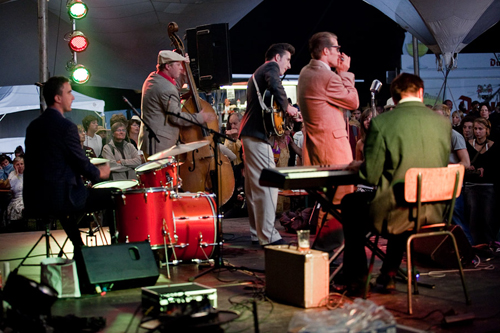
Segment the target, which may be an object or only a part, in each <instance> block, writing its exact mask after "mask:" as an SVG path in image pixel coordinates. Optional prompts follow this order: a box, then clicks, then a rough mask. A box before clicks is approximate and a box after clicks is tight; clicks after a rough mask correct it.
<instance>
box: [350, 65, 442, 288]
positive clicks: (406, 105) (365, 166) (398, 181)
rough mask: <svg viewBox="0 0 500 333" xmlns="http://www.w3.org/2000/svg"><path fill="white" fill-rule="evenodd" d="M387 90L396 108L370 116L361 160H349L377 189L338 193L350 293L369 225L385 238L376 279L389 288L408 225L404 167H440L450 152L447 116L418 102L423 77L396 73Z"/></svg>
mask: <svg viewBox="0 0 500 333" xmlns="http://www.w3.org/2000/svg"><path fill="white" fill-rule="evenodd" d="M390 90H391V95H392V98H393V100H394V102H395V103H396V108H395V109H394V110H392V111H390V112H386V113H383V114H381V115H379V116H377V117H375V118H373V119H372V121H371V124H370V129H369V130H368V134H367V137H366V141H365V161H364V162H363V163H362V164H361V162H353V163H352V165H351V168H352V169H354V170H358V169H359V175H360V177H361V178H362V179H363V180H365V181H366V182H367V183H369V184H373V185H377V190H376V192H357V193H352V194H349V195H346V196H345V197H344V198H343V199H342V205H341V209H342V224H343V228H344V237H345V249H344V266H343V268H344V276H345V278H346V281H347V291H348V293H349V294H350V295H351V296H357V295H358V296H359V295H362V293H363V289H364V286H365V280H366V275H367V272H368V269H367V263H366V253H365V249H364V244H365V235H366V234H367V232H368V231H369V230H373V229H375V230H377V231H378V232H379V233H382V235H384V237H385V236H386V237H387V239H388V243H387V252H386V257H385V260H384V263H383V265H382V269H381V274H380V275H379V277H378V278H377V284H380V285H382V287H383V288H384V289H386V290H390V289H394V288H395V280H394V277H395V275H396V272H397V269H398V268H399V266H400V264H401V260H402V257H403V253H404V250H405V246H406V239H407V237H408V234H407V230H408V229H409V228H411V227H412V224H410V222H409V221H408V214H409V212H408V209H407V208H405V207H404V205H401V204H400V203H401V202H403V188H404V177H405V173H406V171H407V170H408V169H409V168H414V167H417V168H418V167H422V168H429V167H445V166H446V165H447V164H448V158H449V154H450V135H451V125H450V122H449V121H446V119H444V120H445V121H442V120H443V119H441V118H440V117H439V115H437V114H435V113H433V112H432V110H430V109H427V108H426V107H425V105H424V104H423V94H424V84H423V81H422V80H421V79H420V78H419V77H418V76H416V75H412V74H407V73H402V74H400V75H399V76H397V77H396V78H395V79H394V81H393V82H392V84H391V87H390ZM436 116H437V117H436ZM400 199H401V200H400ZM434 208H435V206H432V209H430V207H427V209H426V215H427V216H435V214H439V213H440V212H439V209H434Z"/></svg>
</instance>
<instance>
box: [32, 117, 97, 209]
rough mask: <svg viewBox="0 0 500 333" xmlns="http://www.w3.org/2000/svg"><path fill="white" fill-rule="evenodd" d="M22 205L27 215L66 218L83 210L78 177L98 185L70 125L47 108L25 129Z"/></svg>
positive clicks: (84, 196)
mask: <svg viewBox="0 0 500 333" xmlns="http://www.w3.org/2000/svg"><path fill="white" fill-rule="evenodd" d="M25 147H26V154H25V157H24V162H25V171H24V190H23V192H24V193H23V196H24V205H25V207H26V210H27V211H28V212H29V214H31V215H33V214H40V213H49V214H54V215H58V214H69V213H72V212H76V211H80V210H82V209H83V208H84V206H85V201H86V199H87V195H88V194H87V189H86V188H85V186H84V185H83V181H82V177H81V176H84V177H85V178H86V179H88V180H90V181H92V182H93V183H94V184H95V183H97V182H99V170H98V169H97V168H96V167H95V166H94V165H92V164H91V163H90V160H89V159H88V158H87V157H86V156H85V152H84V151H83V149H82V147H81V145H80V139H79V136H78V130H77V127H76V125H75V124H74V123H72V122H71V121H69V120H67V119H66V118H64V117H63V116H62V115H61V113H60V112H59V111H57V110H55V109H51V108H48V109H47V110H45V112H43V113H42V115H41V116H40V117H38V118H37V119H35V120H33V121H32V122H31V124H30V125H29V126H28V128H27V129H26V141H25Z"/></svg>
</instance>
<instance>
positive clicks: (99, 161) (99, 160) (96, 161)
mask: <svg viewBox="0 0 500 333" xmlns="http://www.w3.org/2000/svg"><path fill="white" fill-rule="evenodd" d="M108 162H109V160H108V159H106V158H99V157H93V158H91V159H90V163H92V164H93V165H99V164H104V163H108Z"/></svg>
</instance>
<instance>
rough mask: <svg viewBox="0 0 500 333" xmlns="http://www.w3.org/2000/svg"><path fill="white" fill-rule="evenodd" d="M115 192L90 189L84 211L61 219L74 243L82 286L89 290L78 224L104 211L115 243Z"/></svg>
mask: <svg viewBox="0 0 500 333" xmlns="http://www.w3.org/2000/svg"><path fill="white" fill-rule="evenodd" d="M115 190H116V189H111V188H100V189H88V197H87V201H86V203H85V208H84V209H83V210H82V211H78V212H74V213H71V214H68V215H66V216H62V217H59V220H60V221H61V225H62V227H63V229H64V231H65V232H66V234H67V235H68V238H69V239H70V241H71V242H72V243H73V247H74V252H73V260H75V263H76V268H77V271H78V278H79V280H80V286H81V287H83V288H87V287H88V286H89V281H88V275H87V270H86V268H85V263H84V261H83V255H82V246H83V245H84V244H83V241H82V236H81V233H80V229H79V227H78V223H79V222H80V221H81V219H82V218H83V217H84V216H85V215H86V214H89V213H94V212H99V211H104V220H107V222H108V224H109V230H110V233H111V243H114V242H115V239H114V238H115V237H114V235H115V234H116V227H115V220H114V218H113V208H114V201H113V199H112V192H113V191H115Z"/></svg>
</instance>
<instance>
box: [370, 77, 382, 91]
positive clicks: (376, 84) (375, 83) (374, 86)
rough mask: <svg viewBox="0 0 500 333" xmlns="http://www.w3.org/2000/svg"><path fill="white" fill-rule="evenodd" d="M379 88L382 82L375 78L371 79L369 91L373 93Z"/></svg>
mask: <svg viewBox="0 0 500 333" xmlns="http://www.w3.org/2000/svg"><path fill="white" fill-rule="evenodd" d="M380 89H382V82H380V81H379V80H377V79H375V80H373V82H372V85H371V87H370V92H372V93H374V94H375V93H378V92H380Z"/></svg>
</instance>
